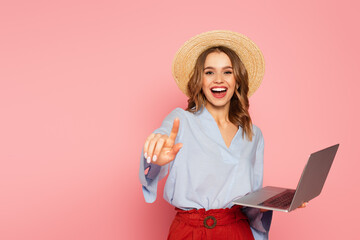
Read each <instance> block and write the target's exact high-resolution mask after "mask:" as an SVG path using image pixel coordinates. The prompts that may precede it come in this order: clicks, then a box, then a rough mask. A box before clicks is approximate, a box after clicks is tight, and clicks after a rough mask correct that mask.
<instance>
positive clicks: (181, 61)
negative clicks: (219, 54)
mask: <svg viewBox="0 0 360 240" xmlns="http://www.w3.org/2000/svg"><path fill="white" fill-rule="evenodd" d="M215 46H225V47H228V48H230V49H232V50H233V51H235V52H236V53H237V55H238V56H239V57H240V59H241V61H242V62H243V63H244V65H245V68H246V70H247V72H248V76H249V92H248V97H250V96H251V95H253V94H254V92H255V91H256V90H257V89H258V88H259V87H260V84H261V82H262V79H263V77H264V73H265V61H264V57H263V55H262V53H261V51H260V49H259V48H258V47H257V46H256V44H255V43H254V42H253V41H251V40H250V39H249V38H248V37H246V36H244V35H242V34H240V33H236V32H232V31H224V30H216V31H210V32H205V33H202V34H199V35H196V36H194V37H192V38H191V39H189V40H188V41H187V42H185V43H184V45H183V46H182V47H181V48H180V49H179V50H178V51H177V53H176V54H175V57H174V60H173V64H172V74H173V77H174V79H175V81H176V84H177V85H178V87H179V88H180V90H181V91H182V92H183V93H185V94H186V95H187V96H189V95H188V92H187V85H188V82H189V80H190V74H191V73H192V71H193V68H194V66H195V63H196V60H197V59H198V57H199V56H200V54H201V53H202V52H204V51H205V50H206V49H208V48H211V47H215Z"/></svg>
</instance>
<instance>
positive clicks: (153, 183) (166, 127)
mask: <svg viewBox="0 0 360 240" xmlns="http://www.w3.org/2000/svg"><path fill="white" fill-rule="evenodd" d="M181 110H182V109H181ZM179 111H180V108H177V109H175V110H174V111H172V112H171V113H170V114H169V115H168V116H167V117H166V118H165V119H164V121H163V122H162V124H161V127H160V128H158V129H156V130H155V131H154V133H160V134H166V135H168V136H169V135H170V132H171V129H172V125H173V122H174V119H175V118H176V117H180V116H179ZM180 125H181V124H180ZM179 131H180V130H179ZM146 169H148V171H147V174H145V170H146ZM168 169H169V164H166V165H164V166H159V165H156V164H153V163H147V161H146V158H145V157H144V150H142V152H141V157H140V169H139V178H140V182H141V184H142V191H143V194H144V198H145V201H146V202H148V203H152V202H154V201H155V200H156V195H157V185H158V182H159V180H161V179H162V178H164V177H165V176H166V174H167V173H168Z"/></svg>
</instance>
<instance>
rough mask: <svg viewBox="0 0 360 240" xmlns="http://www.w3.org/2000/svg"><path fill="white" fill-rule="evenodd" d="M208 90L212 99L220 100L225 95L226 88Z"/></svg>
mask: <svg viewBox="0 0 360 240" xmlns="http://www.w3.org/2000/svg"><path fill="white" fill-rule="evenodd" d="M210 90H211V93H212V94H213V96H214V97H216V98H222V97H224V96H225V95H226V91H227V88H226V87H213V88H211V89H210Z"/></svg>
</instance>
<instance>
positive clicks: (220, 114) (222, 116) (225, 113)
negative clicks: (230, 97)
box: [205, 104, 230, 126]
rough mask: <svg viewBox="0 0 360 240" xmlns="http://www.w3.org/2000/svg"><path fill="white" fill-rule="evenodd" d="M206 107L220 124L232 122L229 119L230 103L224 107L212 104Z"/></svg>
mask: <svg viewBox="0 0 360 240" xmlns="http://www.w3.org/2000/svg"><path fill="white" fill-rule="evenodd" d="M205 107H206V109H207V110H208V112H209V113H210V114H211V115H212V117H213V118H214V119H215V121H216V123H217V124H218V125H219V126H220V125H224V124H228V123H230V121H229V110H230V104H228V105H226V106H224V107H216V106H213V105H211V104H206V105H205Z"/></svg>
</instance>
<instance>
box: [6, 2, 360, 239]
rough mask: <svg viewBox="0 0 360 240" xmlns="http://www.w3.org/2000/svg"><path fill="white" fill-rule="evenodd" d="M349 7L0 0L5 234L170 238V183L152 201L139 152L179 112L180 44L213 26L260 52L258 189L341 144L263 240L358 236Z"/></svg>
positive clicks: (291, 182) (290, 178) (354, 11)
mask: <svg viewBox="0 0 360 240" xmlns="http://www.w3.org/2000/svg"><path fill="white" fill-rule="evenodd" d="M357 2H358V1H356V0H353V1H350V0H343V1H329V0H327V1H325V0H324V1H314V0H303V1H286V0H283V1H246V2H245V1H209V0H207V1H204V0H201V1H190V0H185V1H181V2H179V1H165V0H163V1H162V0H153V1H141V2H140V1H129V2H126V3H123V2H121V1H115V0H114V1H107V0H105V1H85V0H84V1H69V0H66V1H39V0H35V1H1V2H0V113H1V117H0V190H1V195H0V239H4V240H15V239H16V240H17V239H36V240H45V239H46V240H47V239H52V240H53V239H54V240H58V239H59V240H60V239H67V240H75V239H87V240H94V239H106V240H113V239H145V238H146V239H165V237H166V236H167V232H168V228H169V225H170V222H171V220H172V219H173V216H174V210H173V207H172V206H170V205H169V204H167V203H166V202H165V201H164V200H163V199H162V187H163V186H164V181H162V182H161V183H160V188H159V197H158V200H157V201H156V202H155V203H154V204H146V203H145V202H144V199H143V196H142V192H141V186H140V183H139V180H138V165H139V157H140V151H141V148H142V144H143V142H144V140H145V138H146V136H147V135H148V134H150V133H151V131H152V130H154V129H155V128H157V127H158V126H159V125H160V124H161V121H162V119H163V118H164V117H165V116H166V115H167V114H168V113H169V112H170V111H171V110H172V109H173V108H175V107H185V106H186V98H185V96H183V95H182V93H181V92H180V91H179V90H178V89H177V86H176V84H175V82H174V81H173V79H172V76H171V62H172V58H173V56H174V54H175V52H176V51H177V49H178V48H179V47H180V46H181V45H182V43H183V42H185V41H186V40H187V39H188V38H190V37H191V36H193V35H195V34H198V33H201V32H204V31H209V30H215V29H227V30H233V31H238V32H241V33H243V34H245V35H247V36H249V37H250V38H251V39H253V40H254V41H255V42H256V43H257V44H258V45H259V47H260V48H261V49H262V51H263V53H264V56H265V60H266V73H265V78H264V81H263V84H262V86H261V87H260V89H259V90H258V91H257V92H256V93H255V95H254V96H253V97H252V98H251V113H252V118H253V122H254V123H255V124H256V125H258V126H260V127H261V129H262V131H263V134H264V136H265V140H266V150H265V175H264V184H265V185H267V184H270V185H280V186H284V187H292V188H295V187H296V184H297V181H298V179H299V177H300V174H301V171H302V169H303V166H304V165H305V162H306V159H307V157H308V154H309V153H311V152H313V151H316V150H318V149H320V148H323V147H327V146H329V145H332V144H336V143H340V149H339V152H338V154H337V156H336V159H335V162H334V164H333V168H332V169H331V171H330V174H329V177H328V180H327V182H326V184H325V187H324V189H323V192H322V194H321V195H320V196H319V197H318V198H316V199H314V200H313V201H311V202H310V204H309V206H308V207H307V208H306V209H301V210H296V211H295V212H292V213H290V214H286V213H275V215H274V220H273V224H272V229H271V232H270V236H271V239H295V240H296V239H354V236H356V235H357V230H358V226H357V223H356V222H357V221H358V214H359V210H358V207H355V206H354V205H351V206H348V203H357V202H358V201H357V198H358V197H359V196H360V191H359V186H358V183H359V180H360V179H359V175H360V174H359V171H358V168H359V167H360V163H359V155H360V151H359V149H360V147H359V146H358V138H359V134H360V128H359V122H360V117H359V110H358V109H359V107H358V104H359V103H360V94H359V87H360V84H359V82H360V81H359V80H360V79H359V77H360V74H359V63H358V60H359V53H360V51H359V50H360V47H359V42H360V37H359V30H358V29H359V22H360V17H359V13H358V10H359V4H358V3H357ZM340 194H342V197H340ZM343 199H347V200H348V202H347V203H346V204H344V203H340V202H342V201H341V200H343Z"/></svg>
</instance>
